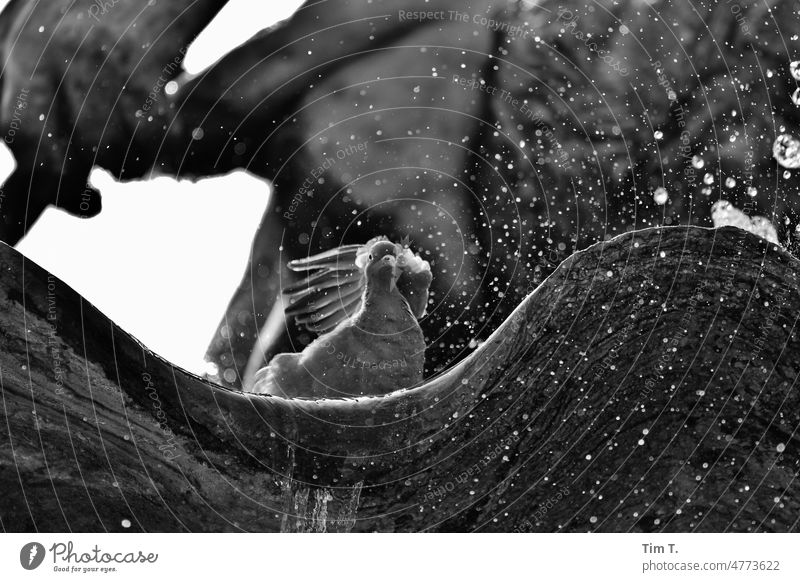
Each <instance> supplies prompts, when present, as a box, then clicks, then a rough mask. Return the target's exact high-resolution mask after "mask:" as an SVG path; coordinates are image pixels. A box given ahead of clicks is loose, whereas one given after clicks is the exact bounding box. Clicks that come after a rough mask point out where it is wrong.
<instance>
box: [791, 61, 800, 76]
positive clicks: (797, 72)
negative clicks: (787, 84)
mask: <svg viewBox="0 0 800 582" xmlns="http://www.w3.org/2000/svg"><path fill="white" fill-rule="evenodd" d="M789 72H790V73H791V74H792V77H794V80H795V81H800V61H792V62H791V63H789Z"/></svg>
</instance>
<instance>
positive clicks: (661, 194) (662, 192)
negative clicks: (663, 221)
mask: <svg viewBox="0 0 800 582" xmlns="http://www.w3.org/2000/svg"><path fill="white" fill-rule="evenodd" d="M667 200H669V194H668V193H667V189H666V188H664V187H663V186H659V187H658V188H656V191H655V192H653V201H654V202H655V203H656V204H658V205H659V206H663V205H664V204H666V203H667Z"/></svg>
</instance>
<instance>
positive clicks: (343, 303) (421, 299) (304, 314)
mask: <svg viewBox="0 0 800 582" xmlns="http://www.w3.org/2000/svg"><path fill="white" fill-rule="evenodd" d="M384 240H388V239H387V238H386V237H385V236H379V237H375V238H373V239H371V240H370V241H368V242H367V243H366V244H363V245H345V246H342V247H339V248H335V249H331V250H328V251H325V252H322V253H319V254H317V255H313V256H310V257H306V258H305V259H299V260H296V261H291V262H290V263H289V268H290V269H291V270H293V271H302V272H307V273H308V275H307V276H306V277H305V278H304V279H302V280H300V281H298V282H297V283H294V284H293V285H289V286H288V287H285V288H284V289H283V293H284V295H285V296H286V304H287V307H286V315H288V316H294V318H295V321H296V322H297V323H298V324H299V325H301V326H304V327H305V328H306V329H307V330H309V331H313V332H314V333H317V334H322V333H325V332H328V331H330V330H332V329H333V328H334V327H336V326H337V325H339V323H340V322H342V321H344V320H345V319H347V318H348V317H350V316H352V315H354V314H355V313H357V312H358V310H359V309H361V302H362V296H363V294H364V289H365V288H366V285H367V279H366V275H365V268H366V265H367V259H368V256H369V252H370V249H371V248H372V247H373V245H374V244H375V243H377V242H379V241H384ZM408 245H409V240H408V239H407V238H406V239H404V240H402V241H400V243H396V247H397V265H398V267H399V269H400V272H399V278H398V281H397V284H398V287H399V288H400V292H401V293H402V294H403V296H404V297H405V298H406V300H407V301H408V302H409V306H410V307H411V311H412V313H413V314H414V316H415V317H416V318H417V319H419V318H420V317H422V316H423V314H424V313H425V305H426V304H427V300H428V287H430V284H431V273H430V270H431V267H430V264H429V263H428V261H425V260H423V259H422V258H421V257H420V256H419V255H415V254H414V253H413V252H412V251H411V249H410V248H409V246H408Z"/></svg>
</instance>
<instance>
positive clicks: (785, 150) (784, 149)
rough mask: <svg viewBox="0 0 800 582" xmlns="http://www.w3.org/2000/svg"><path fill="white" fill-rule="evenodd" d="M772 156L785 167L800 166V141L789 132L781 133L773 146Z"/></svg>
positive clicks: (794, 167) (791, 168)
mask: <svg viewBox="0 0 800 582" xmlns="http://www.w3.org/2000/svg"><path fill="white" fill-rule="evenodd" d="M772 156H773V157H774V158H775V159H776V160H778V163H779V164H780V165H781V166H783V167H784V168H788V169H790V170H794V169H796V168H800V141H798V140H797V138H795V137H792V136H791V135H789V134H787V133H783V134H781V135H779V136H778V137H777V138H776V139H775V143H774V144H773V146H772Z"/></svg>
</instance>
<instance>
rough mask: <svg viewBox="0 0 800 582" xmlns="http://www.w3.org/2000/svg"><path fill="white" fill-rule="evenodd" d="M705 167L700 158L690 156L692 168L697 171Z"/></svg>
mask: <svg viewBox="0 0 800 582" xmlns="http://www.w3.org/2000/svg"><path fill="white" fill-rule="evenodd" d="M705 165H706V162H705V160H704V159H703V158H701V157H700V156H692V166H694V167H695V168H697V169H698V170H699V169H700V168H702V167H703V166H705Z"/></svg>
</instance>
